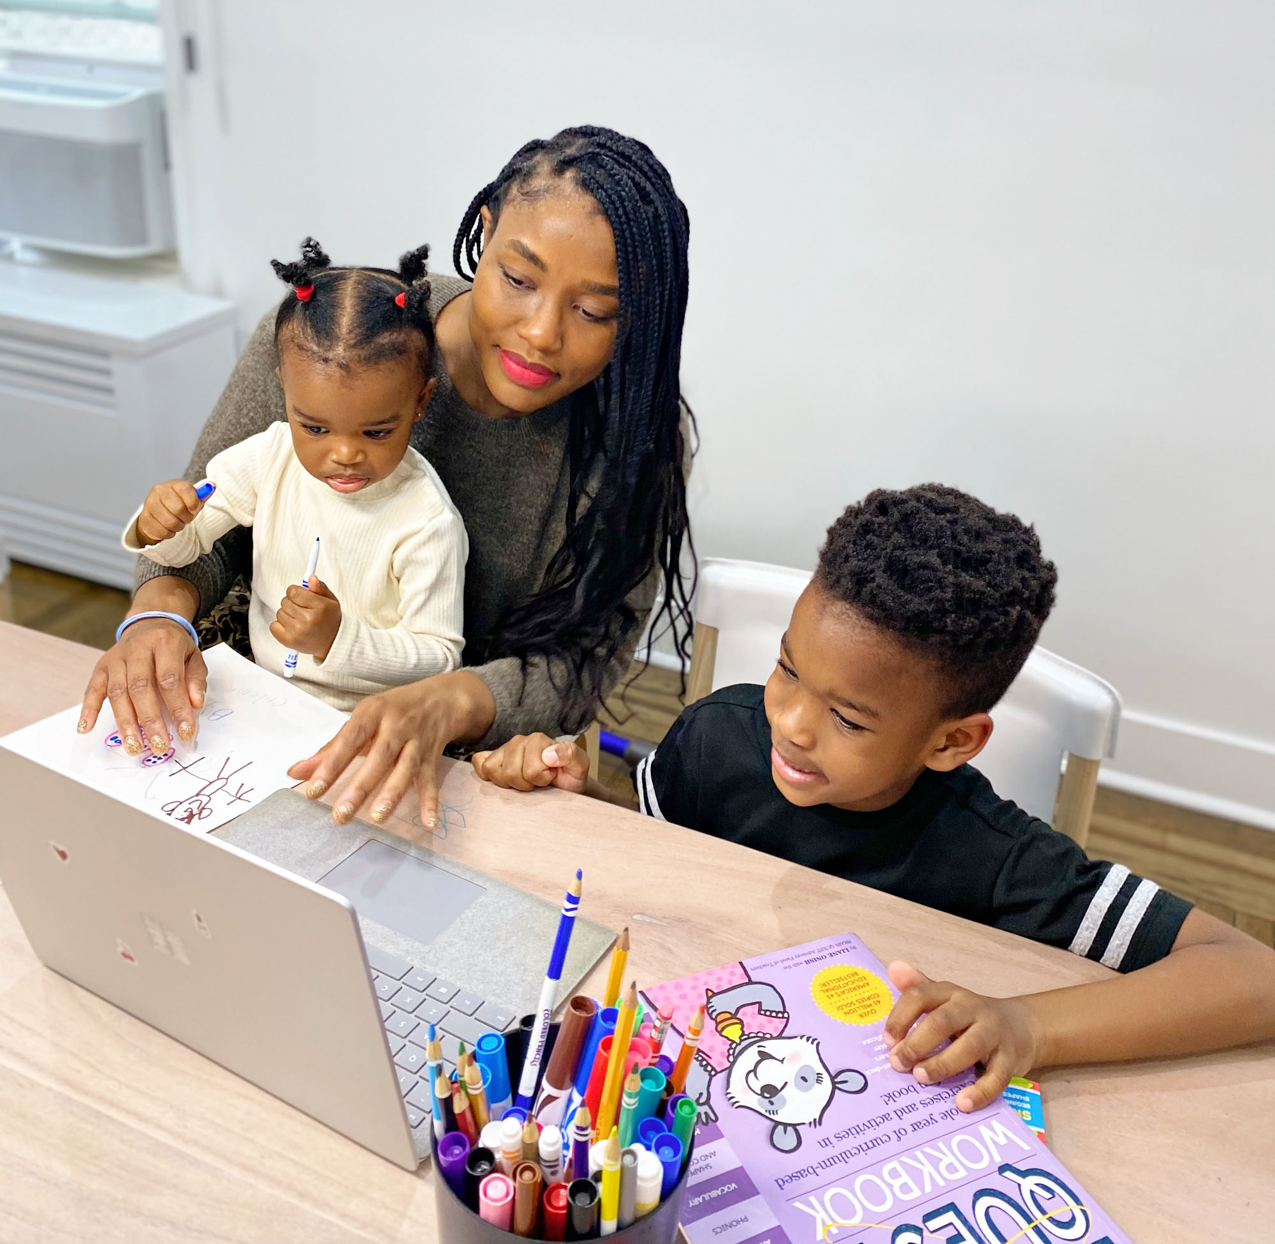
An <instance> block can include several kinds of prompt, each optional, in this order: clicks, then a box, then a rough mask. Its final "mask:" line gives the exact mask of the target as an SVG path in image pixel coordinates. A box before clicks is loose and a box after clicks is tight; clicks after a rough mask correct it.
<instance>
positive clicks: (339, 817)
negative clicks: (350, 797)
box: [332, 803, 354, 825]
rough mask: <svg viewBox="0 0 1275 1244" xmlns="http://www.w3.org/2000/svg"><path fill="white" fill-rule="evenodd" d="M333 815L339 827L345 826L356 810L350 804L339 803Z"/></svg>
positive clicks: (333, 810)
mask: <svg viewBox="0 0 1275 1244" xmlns="http://www.w3.org/2000/svg"><path fill="white" fill-rule="evenodd" d="M332 815H333V816H334V817H336V822H337V824H338V825H344V824H345V823H346V821H348V820H349V819H350V817H352V816H353V815H354V809H353V808H352V807H350V805H349V804H348V803H339V804H337V806H336V807H335V808H333V809H332Z"/></svg>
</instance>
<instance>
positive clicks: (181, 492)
mask: <svg viewBox="0 0 1275 1244" xmlns="http://www.w3.org/2000/svg"><path fill="white" fill-rule="evenodd" d="M203 508H204V503H203V502H202V501H201V500H200V499H199V497H198V496H197V495H196V493H195V485H194V484H188V483H187V482H186V481H185V480H184V479H170V480H169V481H168V482H167V483H166V484H156V485H155V487H154V488H152V489H151V490H150V492H148V493H147V494H146V501H145V503H144V504H143V505H142V512H141V513H140V514H139V515H138V516H137V534H138V535H139V536H140V537H141V543H142V544H143V545H150V544H158V543H159V542H160V541H161V540H167V539H169V537H170V536H175V535H176V534H177V533H178V532H179V531H181V530H182V528H184V527H185V526H186V525H187V524H188V523H189V522H190V520H191V519H192V518H194V517H195V515H196V514H198V513H199V511H200V510H202V509H203Z"/></svg>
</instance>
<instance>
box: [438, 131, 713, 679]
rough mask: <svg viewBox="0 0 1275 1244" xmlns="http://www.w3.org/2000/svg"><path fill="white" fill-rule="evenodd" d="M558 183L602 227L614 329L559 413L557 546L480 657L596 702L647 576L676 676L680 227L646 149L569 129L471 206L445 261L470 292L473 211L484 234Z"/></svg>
mask: <svg viewBox="0 0 1275 1244" xmlns="http://www.w3.org/2000/svg"><path fill="white" fill-rule="evenodd" d="M562 179H567V180H568V182H569V183H571V184H572V185H573V186H574V187H578V188H579V189H581V190H584V191H585V192H587V193H588V194H589V195H590V196H592V198H593V199H594V200H595V201H596V203H597V204H598V206H599V208H600V209H601V210H602V212H603V213H604V214H605V216H606V218H607V220H608V221H609V222H610V225H611V232H612V234H613V235H614V237H615V264H616V270H617V272H618V275H619V299H620V326H619V330H618V332H617V336H616V344H615V350H614V353H613V355H612V358H611V361H610V362H609V363H608V364H607V366H606V368H605V369H604V370H603V372H602V374H601V375H600V376H599V377H598V379H597V380H595V381H594V382H593V383H592V384H591V385H586V386H584V387H583V388H581V389H578V390H576V392H575V393H573V394H571V395H570V396H569V397H567V398H565V399H564V400H565V401H566V402H568V403H569V404H570V416H571V417H570V424H569V432H568V450H569V455H570V460H569V467H570V488H569V494H568V500H567V518H566V537H565V539H564V540H563V543H562V546H561V547H560V548H559V549H558V551H557V552H556V553H555V554H554V556H553V558H552V560H551V561H550V563H549V566H548V568H547V569H546V572H545V576H544V580H543V582H542V584H541V587H540V589H539V590H538V591H537V592H536V593H535V595H533V596H531V597H530V598H529V599H527V600H524V601H522V602H520V603H517V604H515V605H514V606H512V607H511V608H510V609H509V610H508V612H507V613H506V615H505V616H504V618H503V619H502V621H501V624H500V625H499V626H498V627H497V628H496V630H495V631H494V633H493V645H494V650H493V651H491V652H489V653H488V654H487V656H488V657H494V656H501V655H509V656H517V657H519V658H521V660H522V661H523V663H524V666H525V663H526V661H527V660H528V659H529V658H530V657H532V656H543V657H559V658H563V659H565V660H566V662H567V663H568V665H569V668H570V670H571V673H572V674H573V675H574V681H575V682H576V684H577V685H578V687H579V690H580V691H582V692H583V693H584V694H585V695H586V696H587V697H588V698H589V699H590V700H596V699H597V698H599V697H600V696H601V695H602V694H603V692H604V691H605V688H604V686H603V680H604V677H605V674H606V669H607V666H608V665H609V663H610V661H611V660H612V658H613V657H614V656H615V654H616V652H617V651H618V650H619V649H620V647H621V645H622V644H623V643H624V640H625V638H626V636H628V635H629V634H630V633H631V631H632V628H633V627H634V626H635V625H636V623H637V615H636V613H635V611H634V610H633V608H632V606H630V605H629V604H628V602H627V599H626V598H627V597H628V596H629V594H630V593H631V592H632V591H633V590H634V589H635V588H636V587H637V586H638V585H639V584H640V583H642V581H643V580H644V579H646V577H647V576H648V575H649V574H650V573H651V571H652V570H653V569H654V568H655V567H656V566H658V567H659V569H660V571H661V574H662V578H663V601H662V603H661V604H660V605H659V607H658V610H657V612H656V616H655V618H654V619H653V632H654V633H659V632H660V631H661V630H668V631H671V632H672V636H673V643H674V647H675V648H676V650H677V654H678V656H679V658H680V659H681V661H682V666H683V669H685V667H686V659H687V653H688V649H689V638H690V634H689V632H690V596H691V594H692V592H693V590H694V558H695V553H694V546H693V545H692V543H691V537H690V527H689V522H688V518H687V511H686V481H685V477H684V475H683V462H684V457H685V451H686V447H685V445H684V443H683V436H682V428H681V411H682V408H683V406H685V403H684V402H682V400H681V394H680V391H679V388H678V373H679V369H680V365H681V354H682V323H683V321H684V319H685V317H686V295H687V241H688V238H689V234H690V217H689V216H688V214H687V211H686V207H685V205H684V204H683V203H682V201H681V199H679V198H678V197H677V193H676V192H675V191H674V189H673V182H672V179H671V178H670V177H669V174H668V170H667V169H666V168H665V167H664V165H663V164H661V163H660V161H659V160H658V159H656V157H655V155H654V153H653V152H652V151H651V149H650V148H649V147H648V146H646V144H645V143H641V142H638V141H637V139H634V138H628V137H626V136H625V135H623V134H618V133H616V132H615V131H614V130H609V129H603V128H600V127H598V126H591V125H582V126H576V127H574V128H572V129H566V130H563V131H562V132H561V133H559V134H556V135H555V136H554V137H553V138H550V139H535V140H533V141H532V142H529V143H527V144H526V146H524V147H522V148H521V149H520V150H519V151H518V152H517V154H515V155H514V157H513V159H512V160H510V161H509V163H508V164H506V165H505V167H504V168H503V169H501V171H500V175H499V176H498V177H497V178H496V180H495V181H493V182H490V183H489V184H488V185H486V186H484V187H483V188H482V189H481V190H480V191H479V192H478V193H477V194H476V195H475V196H474V199H473V202H471V203H470V205H469V208H468V210H467V211H466V212H465V216H464V219H463V220H462V221H461V224H460V229H459V230H458V232H457V234H456V242H455V245H454V247H453V250H452V259H453V262H454V263H455V265H456V271H457V272H458V273H459V274H460V275H461V276H463V277H467V278H469V279H470V280H472V279H473V277H474V275H475V274H476V272H477V269H478V263H479V260H480V259H481V257H482V248H483V222H482V209H483V208H484V207H486V208H487V209H488V210H489V212H490V213H491V217H492V224H493V227H494V225H495V221H496V220H497V219H498V218H499V215H500V210H501V208H502V206H503V205H504V204H505V203H507V202H508V201H510V198H511V197H512V196H516V195H518V194H520V193H525V192H527V191H534V190H539V189H541V188H550V187H551V186H552V183H554V182H556V181H559V180H562ZM686 410H687V415H688V422H689V421H690V419H691V415H690V408H689V407H686ZM582 503H583V504H582ZM684 551H685V552H686V553H687V555H688V560H689V561H690V563H691V570H690V576H689V578H690V581H689V583H688V581H687V576H686V575H684V574H683V568H682V558H683V552H684Z"/></svg>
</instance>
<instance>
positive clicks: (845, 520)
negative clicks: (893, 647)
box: [815, 484, 1058, 717]
mask: <svg viewBox="0 0 1275 1244" xmlns="http://www.w3.org/2000/svg"><path fill="white" fill-rule="evenodd" d="M1057 581H1058V571H1057V570H1056V569H1055V567H1054V564H1053V562H1051V561H1048V560H1047V559H1046V558H1045V557H1044V556H1042V554H1041V551H1040V541H1039V540H1038V539H1037V538H1036V532H1035V530H1034V529H1033V528H1032V527H1030V526H1028V525H1027V524H1025V523H1023V522H1022V521H1021V520H1020V519H1018V518H1016V517H1015V516H1014V515H1013V514H1000V513H998V512H997V511H996V510H994V509H992V508H991V506H989V505H984V504H983V502H981V501H979V500H978V499H977V498H976V497H971V496H970V495H969V494H968V493H964V492H961V491H959V490H958V489H956V488H948V487H946V486H945V485H943V484H918V485H917V486H916V487H914V488H905V489H902V490H901V491H897V492H896V491H892V490H888V489H884V488H880V489H877V490H876V491H875V492H870V493H869V494H868V495H867V496H866V497H864V499H863V500H862V501H860V502H858V503H857V504H855V505H852V506H849V507H848V508H847V509H846V511H845V513H844V514H842V515H841V517H840V518H838V519H837V521H836V522H835V523H833V524H832V526H831V527H829V528H828V538H827V540H826V542H825V543H824V546H823V548H822V549H821V550H820V552H819V567H818V569H817V570H816V571H815V583H816V584H817V585H818V586H819V587H820V588H822V589H823V591H825V592H827V593H828V594H829V595H830V596H832V597H833V598H834V599H836V600H838V601H840V602H842V603H843V604H846V605H849V606H850V607H851V608H852V609H853V610H854V611H855V612H856V613H858V614H859V615H860V616H862V617H863V618H864V619H866V620H867V621H868V622H870V623H872V624H873V625H874V626H877V627H880V628H881V629H882V630H885V631H888V632H889V633H890V634H891V635H893V636H894V637H895V638H896V639H898V640H899V641H900V642H901V643H902V644H903V645H904V646H905V647H907V648H909V649H911V650H912V651H914V652H917V653H918V654H920V655H922V656H924V657H926V658H928V659H929V660H930V661H931V662H932V663H933V664H934V665H935V666H936V667H937V668H938V669H939V671H940V673H941V675H942V676H943V678H944V680H945V681H946V682H947V684H948V688H949V695H948V699H947V701H946V703H945V704H944V706H943V716H945V717H949V716H950V717H964V716H965V715H967V714H969V713H980V712H987V711H988V710H989V709H990V708H991V707H992V706H993V705H994V704H995V703H996V702H997V700H999V699H1000V698H1001V696H1003V695H1004V694H1005V692H1006V691H1007V690H1008V688H1009V685H1010V683H1011V682H1013V681H1014V678H1015V676H1016V675H1017V674H1018V671H1019V670H1020V669H1022V666H1023V662H1024V661H1026V660H1027V657H1028V654H1029V653H1030V652H1031V650H1032V645H1033V644H1035V642H1036V637H1037V636H1038V635H1039V634H1040V628H1041V627H1042V626H1043V625H1044V622H1045V619H1046V618H1047V617H1048V616H1049V611H1050V609H1052V608H1053V604H1054V585H1055V584H1056V583H1057Z"/></svg>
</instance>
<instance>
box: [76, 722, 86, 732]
mask: <svg viewBox="0 0 1275 1244" xmlns="http://www.w3.org/2000/svg"><path fill="white" fill-rule="evenodd" d="M75 732H76V734H87V733H88V732H89V723H88V722H87V721H81V722H77V723H76V726H75Z"/></svg>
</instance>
